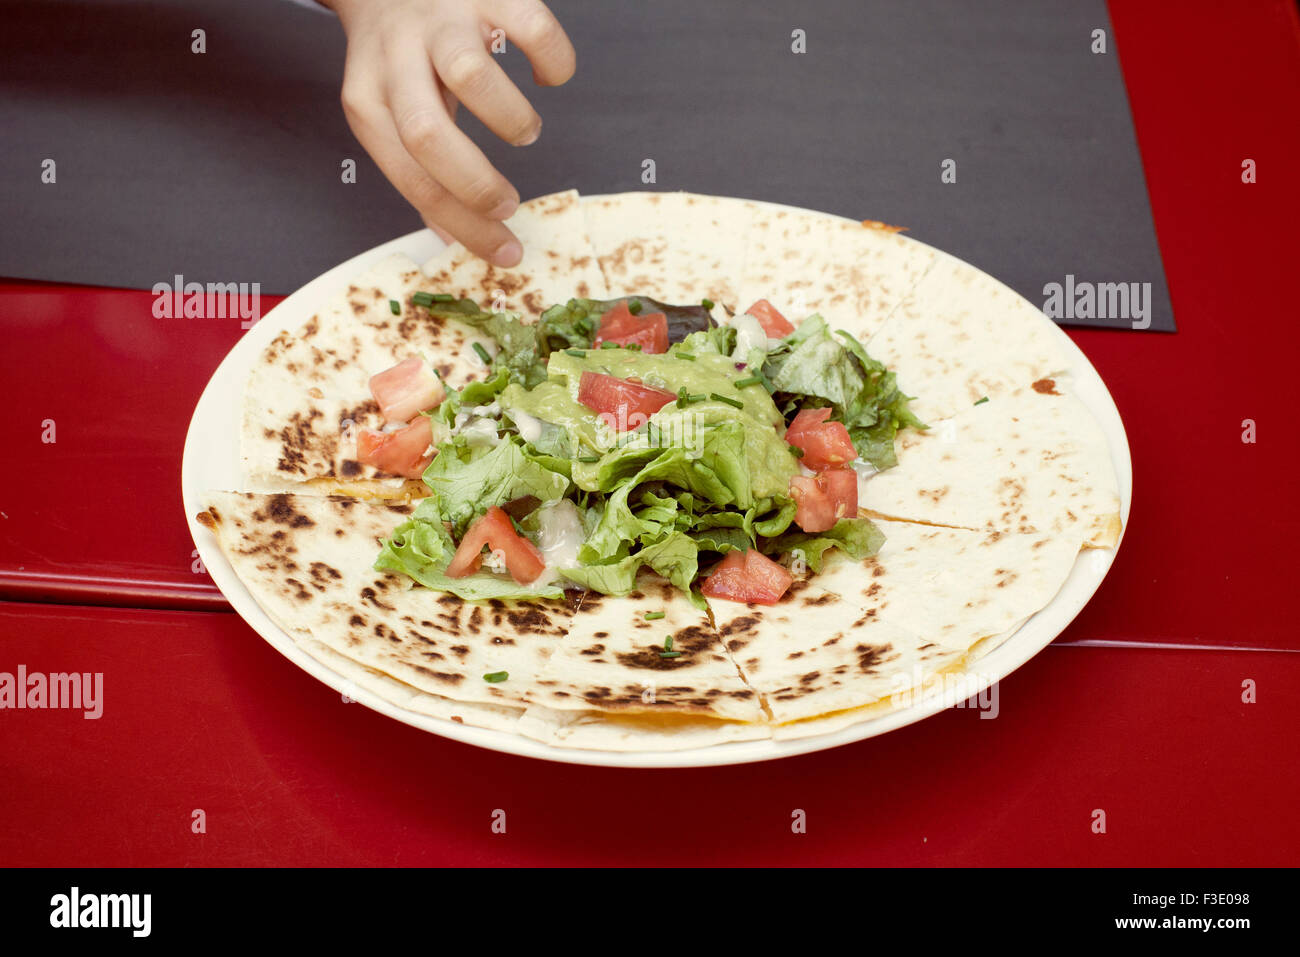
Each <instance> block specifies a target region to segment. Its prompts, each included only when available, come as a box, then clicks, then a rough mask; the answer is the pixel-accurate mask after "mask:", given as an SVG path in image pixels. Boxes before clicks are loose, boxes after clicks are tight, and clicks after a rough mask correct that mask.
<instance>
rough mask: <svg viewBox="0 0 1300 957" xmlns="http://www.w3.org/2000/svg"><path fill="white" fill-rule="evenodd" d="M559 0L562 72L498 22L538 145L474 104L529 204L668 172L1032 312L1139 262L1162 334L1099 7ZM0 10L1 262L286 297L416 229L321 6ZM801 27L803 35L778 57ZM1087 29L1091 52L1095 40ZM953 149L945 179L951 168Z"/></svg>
mask: <svg viewBox="0 0 1300 957" xmlns="http://www.w3.org/2000/svg"><path fill="white" fill-rule="evenodd" d="M551 7H552V9H553V10H554V12H555V13H556V15H557V16H558V17H559V18H560V20H561V22H562V23H563V24H564V26H565V27H566V29H567V30H568V32H569V35H570V37H571V38H572V39H573V42H574V45H575V46H576V48H577V50H578V63H579V66H578V73H577V76H576V77H575V78H574V79H573V80H572V81H571V82H570V83H569V84H568V85H566V86H564V87H561V88H558V89H538V88H536V87H534V86H533V84H532V80H531V73H530V70H529V67H528V65H527V62H526V61H525V59H524V58H523V56H522V54H521V53H520V52H519V51H518V50H516V49H514V48H513V45H512V46H511V49H510V50H509V52H508V53H507V54H506V55H505V56H504V57H503V65H504V66H505V67H506V69H507V72H508V73H509V74H510V75H511V76H512V77H513V78H514V79H515V80H516V81H517V82H518V83H519V84H520V86H521V88H522V89H524V90H525V92H526V93H527V94H528V95H529V97H530V98H531V99H532V101H533V103H534V105H535V106H536V107H537V109H538V111H539V113H541V115H542V117H543V118H544V121H545V124H544V128H543V132H542V137H541V139H540V140H539V141H538V142H537V143H536V144H534V145H533V146H531V147H527V148H524V149H516V148H513V147H510V146H507V145H505V144H504V143H501V142H500V141H497V140H496V139H495V137H493V136H492V135H491V134H490V133H489V132H488V131H487V130H486V129H485V128H484V127H483V126H482V125H481V124H480V123H479V122H478V121H477V120H475V119H473V118H471V117H467V116H464V113H465V111H462V117H463V118H462V120H461V123H462V126H463V127H464V128H465V129H466V130H468V131H469V132H470V134H471V135H472V136H473V138H474V139H475V140H476V141H477V142H478V143H479V144H480V145H482V146H483V147H484V149H485V151H486V152H487V154H488V156H489V158H491V159H492V160H493V161H494V162H495V163H496V164H497V166H498V168H500V169H501V171H502V172H503V173H504V174H505V175H506V176H507V177H509V178H510V179H511V180H512V181H513V182H514V183H515V185H516V186H517V187H518V189H519V191H520V193H521V195H522V196H523V197H525V198H528V197H530V196H534V195H540V194H542V193H547V192H551V191H553V190H557V189H563V188H568V187H576V188H578V189H579V190H581V191H582V192H583V193H601V192H616V191H622V190H633V189H644V188H653V189H665V190H667V189H685V190H692V191H696V192H702V193H717V194H725V195H733V196H743V197H749V198H754V199H763V200H771V201H775V202H781V203H788V204H791V205H795V206H804V207H808V208H811V209H818V210H824V211H827V212H832V213H837V214H841V215H846V216H851V217H854V218H859V219H878V220H883V221H885V222H889V223H895V224H899V225H906V226H908V227H910V233H909V234H910V235H912V236H914V237H916V238H918V239H921V240H923V241H925V242H928V243H931V244H933V245H935V246H938V247H940V248H942V249H945V250H947V251H949V252H951V253H953V254H954V255H957V256H959V257H961V258H963V259H966V260H969V261H970V262H972V263H974V264H975V265H977V266H979V267H980V268H982V269H984V270H986V271H988V272H990V273H992V274H993V275H995V276H997V277H998V278H1000V279H1002V280H1003V281H1005V282H1007V283H1009V284H1010V285H1011V286H1013V287H1015V288H1016V289H1017V290H1018V291H1019V292H1021V293H1022V294H1023V295H1025V296H1026V297H1027V298H1028V299H1030V301H1032V302H1034V303H1036V304H1039V305H1041V304H1042V302H1043V299H1044V295H1043V286H1044V284H1045V283H1048V282H1063V281H1064V279H1065V276H1066V274H1067V273H1072V274H1073V275H1074V276H1075V277H1076V279H1077V280H1080V281H1084V280H1086V281H1092V282H1150V283H1152V291H1153V309H1152V325H1151V328H1152V329H1164V330H1172V329H1173V328H1174V325H1173V316H1172V312H1171V309H1170V305H1169V295H1168V290H1167V288H1166V286H1165V281H1164V274H1163V270H1162V268H1161V263H1160V254H1159V249H1158V247H1157V245H1156V239H1155V233H1154V227H1153V225H1152V219H1151V211H1150V205H1149V203H1148V200H1147V193H1146V186H1145V182H1144V179H1143V173H1142V166H1141V160H1140V157H1139V155H1138V151H1137V145H1136V141H1135V137H1134V133H1133V125H1132V120H1131V117H1130V113H1129V109H1128V100H1127V96H1126V94H1125V90H1124V85H1123V80H1122V78H1121V74H1120V69H1119V61H1118V55H1119V54H1118V50H1117V48H1116V44H1115V38H1114V36H1113V35H1112V33H1111V30H1110V22H1109V18H1108V16H1107V14H1106V9H1105V4H1104V2H1103V0H1054V2H1048V0H986V2H979V3H975V2H970V0H907V2H901V0H900V2H894V0H867V2H863V0H858V2H852V0H808V2H801V3H763V4H758V3H752V2H750V3H746V2H741V0H712V2H706V0H642V2H635V3H633V2H629V0H607V2H595V0H588V2H578V0H553V2H552V3H551ZM0 22H2V23H3V24H4V31H3V35H0V143H2V144H3V145H2V146H0V202H2V203H3V206H2V207H0V208H2V209H3V212H4V216H3V221H2V222H0V275H4V276H9V277H21V278H35V279H50V280H58V281H62V282H73V283H89V284H97V285H111V286H127V287H140V288H148V287H150V286H152V285H153V284H154V283H156V282H170V281H171V278H172V276H173V275H174V274H176V273H181V274H183V275H184V276H185V278H186V279H187V280H196V281H200V282H210V281H211V282H230V281H238V282H260V283H261V284H262V290H263V292H267V293H287V292H290V291H292V290H293V289H294V288H296V287H297V286H299V285H301V284H302V283H304V282H306V281H307V280H309V279H311V278H312V277H313V276H315V275H317V274H319V273H321V272H323V271H324V270H325V269H327V268H328V267H330V266H332V265H334V264H336V263H338V262H339V261H341V260H343V259H346V258H348V257H350V256H352V255H355V254H356V253H357V252H360V251H362V250H364V249H366V248H368V247H370V246H373V245H375V244H377V243H379V242H382V241H384V240H387V239H391V238H392V237H393V236H396V235H399V234H401V233H404V232H408V231H410V230H411V229H416V228H419V226H420V222H419V220H418V218H417V217H416V215H415V214H414V212H413V211H412V210H410V209H409V208H408V207H407V206H406V205H405V204H404V202H403V201H402V200H401V198H400V197H399V196H398V195H397V193H396V192H395V191H394V190H393V189H392V188H391V187H390V186H389V185H388V183H387V182H386V181H385V180H384V178H383V176H382V175H381V174H380V173H379V171H378V170H377V169H376V168H375V166H374V165H373V164H372V163H371V162H370V160H369V158H368V157H366V155H365V153H364V151H363V150H362V149H361V148H360V146H359V145H358V144H357V143H356V141H355V140H354V139H353V137H352V135H351V133H350V132H349V130H348V128H347V125H346V123H345V121H344V119H343V116H342V112H341V109H340V107H339V99H338V90H339V84H340V78H341V76H342V64H343V55H344V40H343V36H342V31H341V30H340V28H339V26H338V23H337V21H336V20H335V18H334V17H333V16H332V15H329V14H326V13H320V12H317V11H313V10H310V9H305V8H303V7H300V6H296V5H294V4H292V3H286V2H283V0H173V2H159V0H21V2H20V0H5V2H0ZM196 27H202V28H203V29H205V30H206V31H207V53H205V54H203V55H195V54H193V53H191V52H190V42H191V40H190V32H191V30H193V29H194V28H196ZM796 28H798V29H802V30H804V31H806V35H807V52H806V53H803V54H795V53H792V52H791V49H790V46H791V31H792V30H794V29H796ZM1096 28H1101V29H1104V30H1106V33H1107V46H1108V52H1107V53H1106V54H1105V55H1094V54H1093V53H1091V52H1090V46H1091V33H1092V30H1093V29H1096ZM47 157H49V158H53V159H54V160H55V161H56V162H57V171H58V182H57V183H56V184H54V185H43V184H42V183H41V181H40V171H41V161H42V160H43V159H45V158H47ZM647 157H648V158H653V159H654V160H655V162H656V166H657V175H658V179H657V182H656V183H655V184H654V186H652V187H646V186H644V185H643V184H642V183H641V179H640V174H641V162H642V160H643V159H645V158H647ZM345 158H353V159H355V160H356V161H357V166H358V177H357V179H358V181H357V183H356V184H355V185H345V184H343V183H341V181H340V163H341V162H342V160H343V159H345ZM945 158H952V159H955V160H956V161H957V182H956V184H952V185H945V184H943V183H941V182H940V164H941V162H942V161H943V160H944V159H945ZM1081 324H1091V325H1112V326H1115V327H1117V328H1129V326H1130V323H1129V322H1128V321H1126V320H1118V321H1109V322H1107V321H1101V320H1094V321H1092V322H1084V323H1081Z"/></svg>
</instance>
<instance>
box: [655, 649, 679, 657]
mask: <svg viewBox="0 0 1300 957" xmlns="http://www.w3.org/2000/svg"><path fill="white" fill-rule="evenodd" d="M681 656H682V653H681V652H680V651H661V652H659V657H660V658H680V657H681Z"/></svg>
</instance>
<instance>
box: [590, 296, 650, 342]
mask: <svg viewBox="0 0 1300 957" xmlns="http://www.w3.org/2000/svg"><path fill="white" fill-rule="evenodd" d="M602 342H614V343H617V344H618V345H620V346H626V345H631V344H633V343H635V344H636V345H638V346H640V347H641V351H642V352H652V353H659V352H667V351H668V317H667V316H666V315H664V314H663V313H662V312H651V313H644V314H642V315H639V316H634V315H632V313H631V311H630V310H629V309H628V308H627V303H626V302H620V303H619V304H618V305H617V306H615V307H614V308H613V309H611V310H609V312H607V313H605V314H604V315H603V316H601V317H600V329H599V331H598V332H597V333H596V345H600V344H601V343H602Z"/></svg>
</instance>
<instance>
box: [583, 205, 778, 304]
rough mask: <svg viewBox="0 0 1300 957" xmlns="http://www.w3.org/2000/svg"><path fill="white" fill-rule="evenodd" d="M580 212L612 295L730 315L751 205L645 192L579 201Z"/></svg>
mask: <svg viewBox="0 0 1300 957" xmlns="http://www.w3.org/2000/svg"><path fill="white" fill-rule="evenodd" d="M582 209H583V213H584V214H585V216H586V222H587V232H588V234H589V235H590V237H591V244H592V247H593V248H594V249H595V251H596V256H597V258H598V259H599V261H600V268H601V270H602V272H603V273H604V275H605V283H606V285H607V287H608V289H609V294H610V296H611V297H615V296H628V295H637V294H640V295H644V296H650V297H651V298H654V299H657V300H659V301H660V302H666V303H671V304H674V305H691V304H695V303H698V302H700V301H701V300H703V299H710V300H712V301H713V302H714V303H717V304H718V305H720V306H730V307H731V308H732V309H733V310H735V308H736V305H737V299H736V289H735V286H734V283H735V279H736V277H737V276H739V275H740V272H741V256H742V254H743V250H744V242H745V236H746V234H747V232H748V230H749V222H750V217H751V215H752V214H753V210H754V205H753V204H752V203H747V202H745V201H744V200H739V199H727V198H723V197H717V196H701V195H698V194H695V193H658V192H644V193H619V194H617V195H613V196H601V197H596V198H590V199H584V200H583V201H582ZM748 305H749V303H745V304H744V305H743V306H741V308H745V307H747V306H748Z"/></svg>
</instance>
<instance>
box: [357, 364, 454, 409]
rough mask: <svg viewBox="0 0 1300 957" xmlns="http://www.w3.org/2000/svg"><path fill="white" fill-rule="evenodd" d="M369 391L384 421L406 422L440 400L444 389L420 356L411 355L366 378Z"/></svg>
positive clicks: (445, 394)
mask: <svg viewBox="0 0 1300 957" xmlns="http://www.w3.org/2000/svg"><path fill="white" fill-rule="evenodd" d="M370 394H371V395H373V396H374V397H375V401H376V402H378V403H379V411H380V412H382V413H383V415H384V419H385V420H386V421H388V422H409V421H410V420H411V417H412V416H413V415H415V414H416V413H417V412H424V411H426V410H428V409H432V408H434V407H436V406H438V405H440V404H441V403H442V400H443V399H445V398H447V390H446V389H444V388H443V387H442V381H441V380H440V379H439V378H438V376H437V375H435V374H434V371H433V370H432V369H430V368H429V366H428V364H427V363H426V362H425V361H424V360H423V359H419V358H416V357H414V356H412V357H411V358H410V359H403V360H402V361H401V362H399V363H397V365H395V366H393V367H392V368H391V369H385V370H384V371H383V372H381V373H379V374H378V375H376V376H371V378H370Z"/></svg>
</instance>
